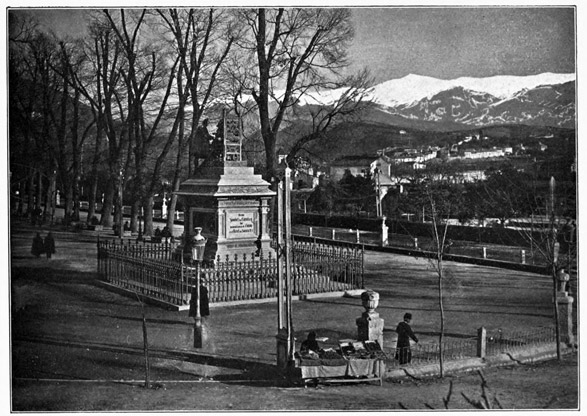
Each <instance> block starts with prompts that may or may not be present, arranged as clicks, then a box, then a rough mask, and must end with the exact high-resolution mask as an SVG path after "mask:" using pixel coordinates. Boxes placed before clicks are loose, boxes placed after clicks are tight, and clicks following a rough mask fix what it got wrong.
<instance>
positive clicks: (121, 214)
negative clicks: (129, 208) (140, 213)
mask: <svg viewBox="0 0 587 416" xmlns="http://www.w3.org/2000/svg"><path fill="white" fill-rule="evenodd" d="M123 188H124V176H123V174H122V170H120V176H119V181H118V206H117V208H118V218H119V221H118V237H120V238H122V236H123V231H124V229H123V224H122V223H123V222H124V212H123V208H122V204H123V202H122V190H123Z"/></svg>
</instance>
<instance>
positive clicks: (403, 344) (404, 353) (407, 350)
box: [395, 312, 418, 364]
mask: <svg viewBox="0 0 587 416" xmlns="http://www.w3.org/2000/svg"><path fill="white" fill-rule="evenodd" d="M411 322H412V314H411V313H409V312H407V313H406V314H404V321H403V322H400V323H399V324H398V325H397V329H396V330H395V332H397V345H396V351H395V359H396V360H399V363H400V364H408V363H410V362H411V361H412V349H411V347H410V338H411V339H413V340H414V342H415V343H416V344H417V343H418V337H416V334H414V331H412V327H411V326H410V323H411Z"/></svg>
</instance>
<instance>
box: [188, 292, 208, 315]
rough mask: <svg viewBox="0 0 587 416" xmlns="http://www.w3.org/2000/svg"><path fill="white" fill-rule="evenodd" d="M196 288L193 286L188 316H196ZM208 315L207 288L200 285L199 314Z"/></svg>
mask: <svg viewBox="0 0 587 416" xmlns="http://www.w3.org/2000/svg"><path fill="white" fill-rule="evenodd" d="M197 296H198V295H197V290H196V288H195V287H194V288H193V289H192V298H191V299H190V311H189V313H188V316H191V317H195V316H196V297H197ZM208 315H210V303H209V300H208V288H206V287H205V286H202V285H200V316H208Z"/></svg>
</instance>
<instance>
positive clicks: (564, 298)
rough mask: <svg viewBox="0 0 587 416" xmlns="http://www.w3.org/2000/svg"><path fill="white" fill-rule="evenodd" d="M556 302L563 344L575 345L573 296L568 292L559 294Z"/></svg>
mask: <svg viewBox="0 0 587 416" xmlns="http://www.w3.org/2000/svg"><path fill="white" fill-rule="evenodd" d="M556 302H557V305H558V320H559V329H560V337H561V342H564V343H565V344H567V345H574V344H575V336H574V335H573V302H574V299H573V297H572V296H569V293H568V292H557V294H556Z"/></svg>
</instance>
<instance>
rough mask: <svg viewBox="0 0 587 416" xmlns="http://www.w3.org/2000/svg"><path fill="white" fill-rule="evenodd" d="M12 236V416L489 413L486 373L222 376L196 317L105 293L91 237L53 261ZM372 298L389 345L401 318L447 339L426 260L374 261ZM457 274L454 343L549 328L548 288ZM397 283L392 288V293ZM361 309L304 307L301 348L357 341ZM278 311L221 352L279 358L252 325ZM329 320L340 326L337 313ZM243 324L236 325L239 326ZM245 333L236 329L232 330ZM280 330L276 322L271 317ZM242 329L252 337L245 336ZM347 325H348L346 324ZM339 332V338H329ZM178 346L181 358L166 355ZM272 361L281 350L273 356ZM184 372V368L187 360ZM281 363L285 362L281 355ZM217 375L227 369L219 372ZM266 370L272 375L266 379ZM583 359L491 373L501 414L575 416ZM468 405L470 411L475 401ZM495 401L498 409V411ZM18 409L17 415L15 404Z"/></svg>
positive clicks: (370, 262) (69, 242) (248, 323)
mask: <svg viewBox="0 0 587 416" xmlns="http://www.w3.org/2000/svg"><path fill="white" fill-rule="evenodd" d="M15 225H16V227H13V229H12V234H11V280H10V283H11V320H10V329H11V332H10V337H11V343H10V346H11V348H10V353H11V355H10V365H11V380H10V392H9V394H10V397H11V403H10V410H12V411H36V412H38V411H60V412H65V411H68V412H69V411H75V412H79V411H100V412H101V411H189V410H209V411H237V410H242V411H246V410H260V411H261V410H266V411H270V410H273V411H279V410H309V409H312V410H356V411H366V410H379V411H384V410H393V409H413V410H416V409H439V410H440V409H444V408H445V405H444V402H443V399H445V398H446V397H447V395H448V394H449V391H450V385H451V384H450V383H451V382H452V392H451V395H450V399H449V401H448V406H447V407H448V408H449V409H474V408H475V405H474V404H472V403H471V402H470V401H467V400H466V397H467V398H469V399H470V400H471V401H478V400H481V395H482V389H481V378H480V376H479V375H478V374H476V373H468V374H455V375H450V376H447V377H445V378H444V379H437V378H430V379H424V380H413V379H412V380H403V381H401V382H400V381H384V383H383V386H378V385H375V384H355V385H320V386H318V387H316V388H314V387H308V388H304V387H301V386H293V387H292V386H288V385H286V384H285V383H284V382H283V380H282V379H280V378H279V377H276V376H275V375H274V374H271V373H270V372H269V371H263V370H259V371H254V370H255V369H254V368H253V370H251V369H250V368H235V367H231V366H230V365H228V364H226V365H213V364H210V363H209V362H207V361H206V362H203V361H198V357H197V355H193V350H192V349H191V347H190V345H189V343H190V340H191V330H192V323H191V321H190V319H189V318H188V317H187V312H186V313H176V312H170V311H164V310H161V309H159V308H157V307H154V306H145V307H144V310H142V308H143V306H139V305H138V303H137V301H136V300H134V299H129V298H127V297H124V296H122V295H119V294H116V293H113V292H111V291H108V290H105V289H104V288H101V287H98V286H96V285H95V283H94V280H95V279H96V275H95V270H96V255H95V241H96V237H95V236H93V235H88V234H83V233H81V234H80V233H77V234H74V233H65V232H60V231H59V230H54V234H55V237H56V240H57V250H58V252H57V254H56V256H55V258H53V259H52V260H50V261H48V260H46V259H42V258H41V259H35V258H33V257H32V256H31V255H30V254H29V251H30V250H29V246H30V240H31V239H32V236H33V235H34V232H35V230H34V229H32V228H30V227H26V226H25V227H23V226H20V225H19V224H15ZM365 261H366V263H365V276H366V285H367V286H368V287H370V288H375V289H376V290H377V291H378V292H380V294H381V296H382V298H383V299H384V301H383V302H382V304H381V306H380V308H379V309H378V310H379V311H380V313H381V315H382V317H383V318H385V320H386V328H385V329H384V331H385V332H384V336H385V337H386V338H387V340H386V343H389V344H390V345H392V342H393V340H392V338H390V337H391V336H392V333H393V327H394V325H395V323H396V322H397V319H398V317H399V316H401V314H403V311H405V310H406V309H410V310H413V311H416V312H417V317H418V318H417V320H416V322H415V325H414V326H415V327H417V332H418V334H419V335H420V336H421V338H422V342H426V341H427V340H430V341H431V342H432V341H433V340H434V339H435V337H436V335H437V332H436V328H437V327H438V322H437V314H436V312H435V308H436V299H435V294H434V293H433V291H434V274H433V273H432V272H431V271H430V270H429V267H428V269H427V263H426V261H425V260H423V259H413V258H402V257H401V256H393V257H390V255H385V254H381V253H372V254H369V253H367V254H366V256H365ZM507 273H508V272H501V271H500V270H498V269H491V268H476V267H474V266H459V265H454V267H451V268H450V276H449V277H450V278H449V279H448V281H447V283H448V285H447V295H449V299H450V302H448V303H447V309H448V314H447V315H448V321H449V322H450V326H449V327H448V328H447V332H448V333H450V334H453V336H455V337H457V338H458V337H462V336H465V335H466V334H472V333H475V331H476V328H477V327H478V326H479V322H483V323H484V325H486V326H487V327H488V333H490V332H491V331H493V330H495V329H496V328H502V327H504V328H511V329H512V330H520V329H523V328H537V327H541V326H545V325H548V324H549V323H550V322H551V315H550V313H551V306H550V304H549V302H548V300H549V297H550V285H549V281H548V280H547V279H545V278H544V277H539V276H534V275H530V274H525V275H523V274H507ZM392 277H393V282H391V281H390V279H391V278H392ZM357 307H358V305H357V304H356V302H355V303H353V300H349V299H318V300H316V301H309V302H303V303H299V304H297V305H296V309H295V312H294V313H295V316H294V319H295V321H296V322H297V323H298V326H297V327H296V329H297V330H298V331H299V332H300V335H301V334H302V333H304V332H306V331H307V330H308V329H310V328H312V327H305V326H304V325H306V326H307V325H310V324H309V323H308V322H312V315H314V314H317V313H321V314H322V316H321V319H322V321H323V322H321V325H323V327H324V326H326V325H328V326H329V327H331V328H335V327H336V325H339V326H340V331H339V332H341V333H342V332H343V331H344V330H345V327H344V326H343V325H342V324H339V323H338V322H339V321H340V320H341V319H340V317H341V316H343V317H344V319H345V320H352V319H354V316H356V312H355V311H357V310H358V309H357ZM272 309H274V307H273V306H271V305H267V306H263V305H258V306H255V307H252V306H240V307H234V308H223V309H222V310H221V311H220V310H219V311H217V312H214V313H213V316H211V323H212V325H213V326H214V327H215V328H218V329H217V332H219V334H218V335H217V337H216V339H215V344H214V348H212V347H210V350H207V351H204V352H203V354H202V355H205V354H207V353H209V354H210V356H212V354H216V355H217V356H219V357H225V358H224V361H223V362H224V363H228V362H229V358H228V357H229V356H230V354H231V351H232V353H233V354H234V351H235V343H236V344H238V343H239V342H241V343H242V344H243V345H248V346H250V349H251V351H243V352H242V354H243V356H245V355H246V356H247V357H248V358H247V359H249V360H250V359H251V357H255V356H258V357H261V358H263V360H261V361H264V362H266V361H270V360H273V362H274V358H272V356H271V354H269V355H268V356H266V357H263V354H266V353H265V352H263V353H257V352H256V351H255V348H262V346H263V345H266V344H270V346H271V347H272V348H271V349H272V350H273V346H274V342H275V341H274V340H275V338H274V335H275V330H274V328H273V327H271V325H267V326H268V328H265V329H264V328H258V327H257V325H254V323H255V322H258V321H259V320H260V319H261V318H266V316H265V315H267V314H269V313H270V311H271V310H272ZM326 311H328V312H326ZM142 313H145V314H146V315H147V316H148V324H149V331H150V332H149V335H150V338H149V342H150V344H151V345H152V348H153V356H152V357H151V366H150V374H149V376H150V380H151V381H152V383H151V384H152V385H151V388H149V389H146V388H144V380H145V375H146V374H145V366H144V362H145V359H144V356H143V354H142V350H141V342H140V341H141V340H142V338H141V331H140V322H141V314H142ZM231 317H232V318H231ZM231 319H232V320H234V321H235V322H237V324H235V323H234V322H229V321H230V320H231ZM269 321H271V322H272V318H271V317H269ZM240 322H242V324H241V323H240ZM335 322H336V324H335ZM329 323H330V324H329ZM171 338H173V342H174V344H175V345H177V346H176V347H175V349H174V350H166V349H165V346H166V345H167V344H166V343H167V342H169V340H170V339H171ZM273 351H274V350H273ZM181 354H184V355H185V357H186V358H185V359H181V357H182V355H181ZM272 354H274V353H272ZM217 362H221V360H220V359H218V361H217ZM259 368H264V367H263V366H261V364H260V367H259ZM578 368H579V366H578V358H577V355H576V354H574V355H569V356H565V357H564V359H563V361H562V362H557V361H549V362H543V363H538V364H533V365H517V366H511V367H502V368H493V369H488V370H486V371H485V372H484V376H485V379H486V381H487V385H488V389H489V393H488V396H489V398H490V399H492V401H491V404H492V406H495V407H498V406H499V405H501V406H502V407H503V408H504V409H577V408H578V407H579V392H578V386H579V382H578V373H579V372H578ZM465 396H466V397H465ZM494 399H495V400H494ZM4 403H5V405H8V402H7V401H5V402H4Z"/></svg>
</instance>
